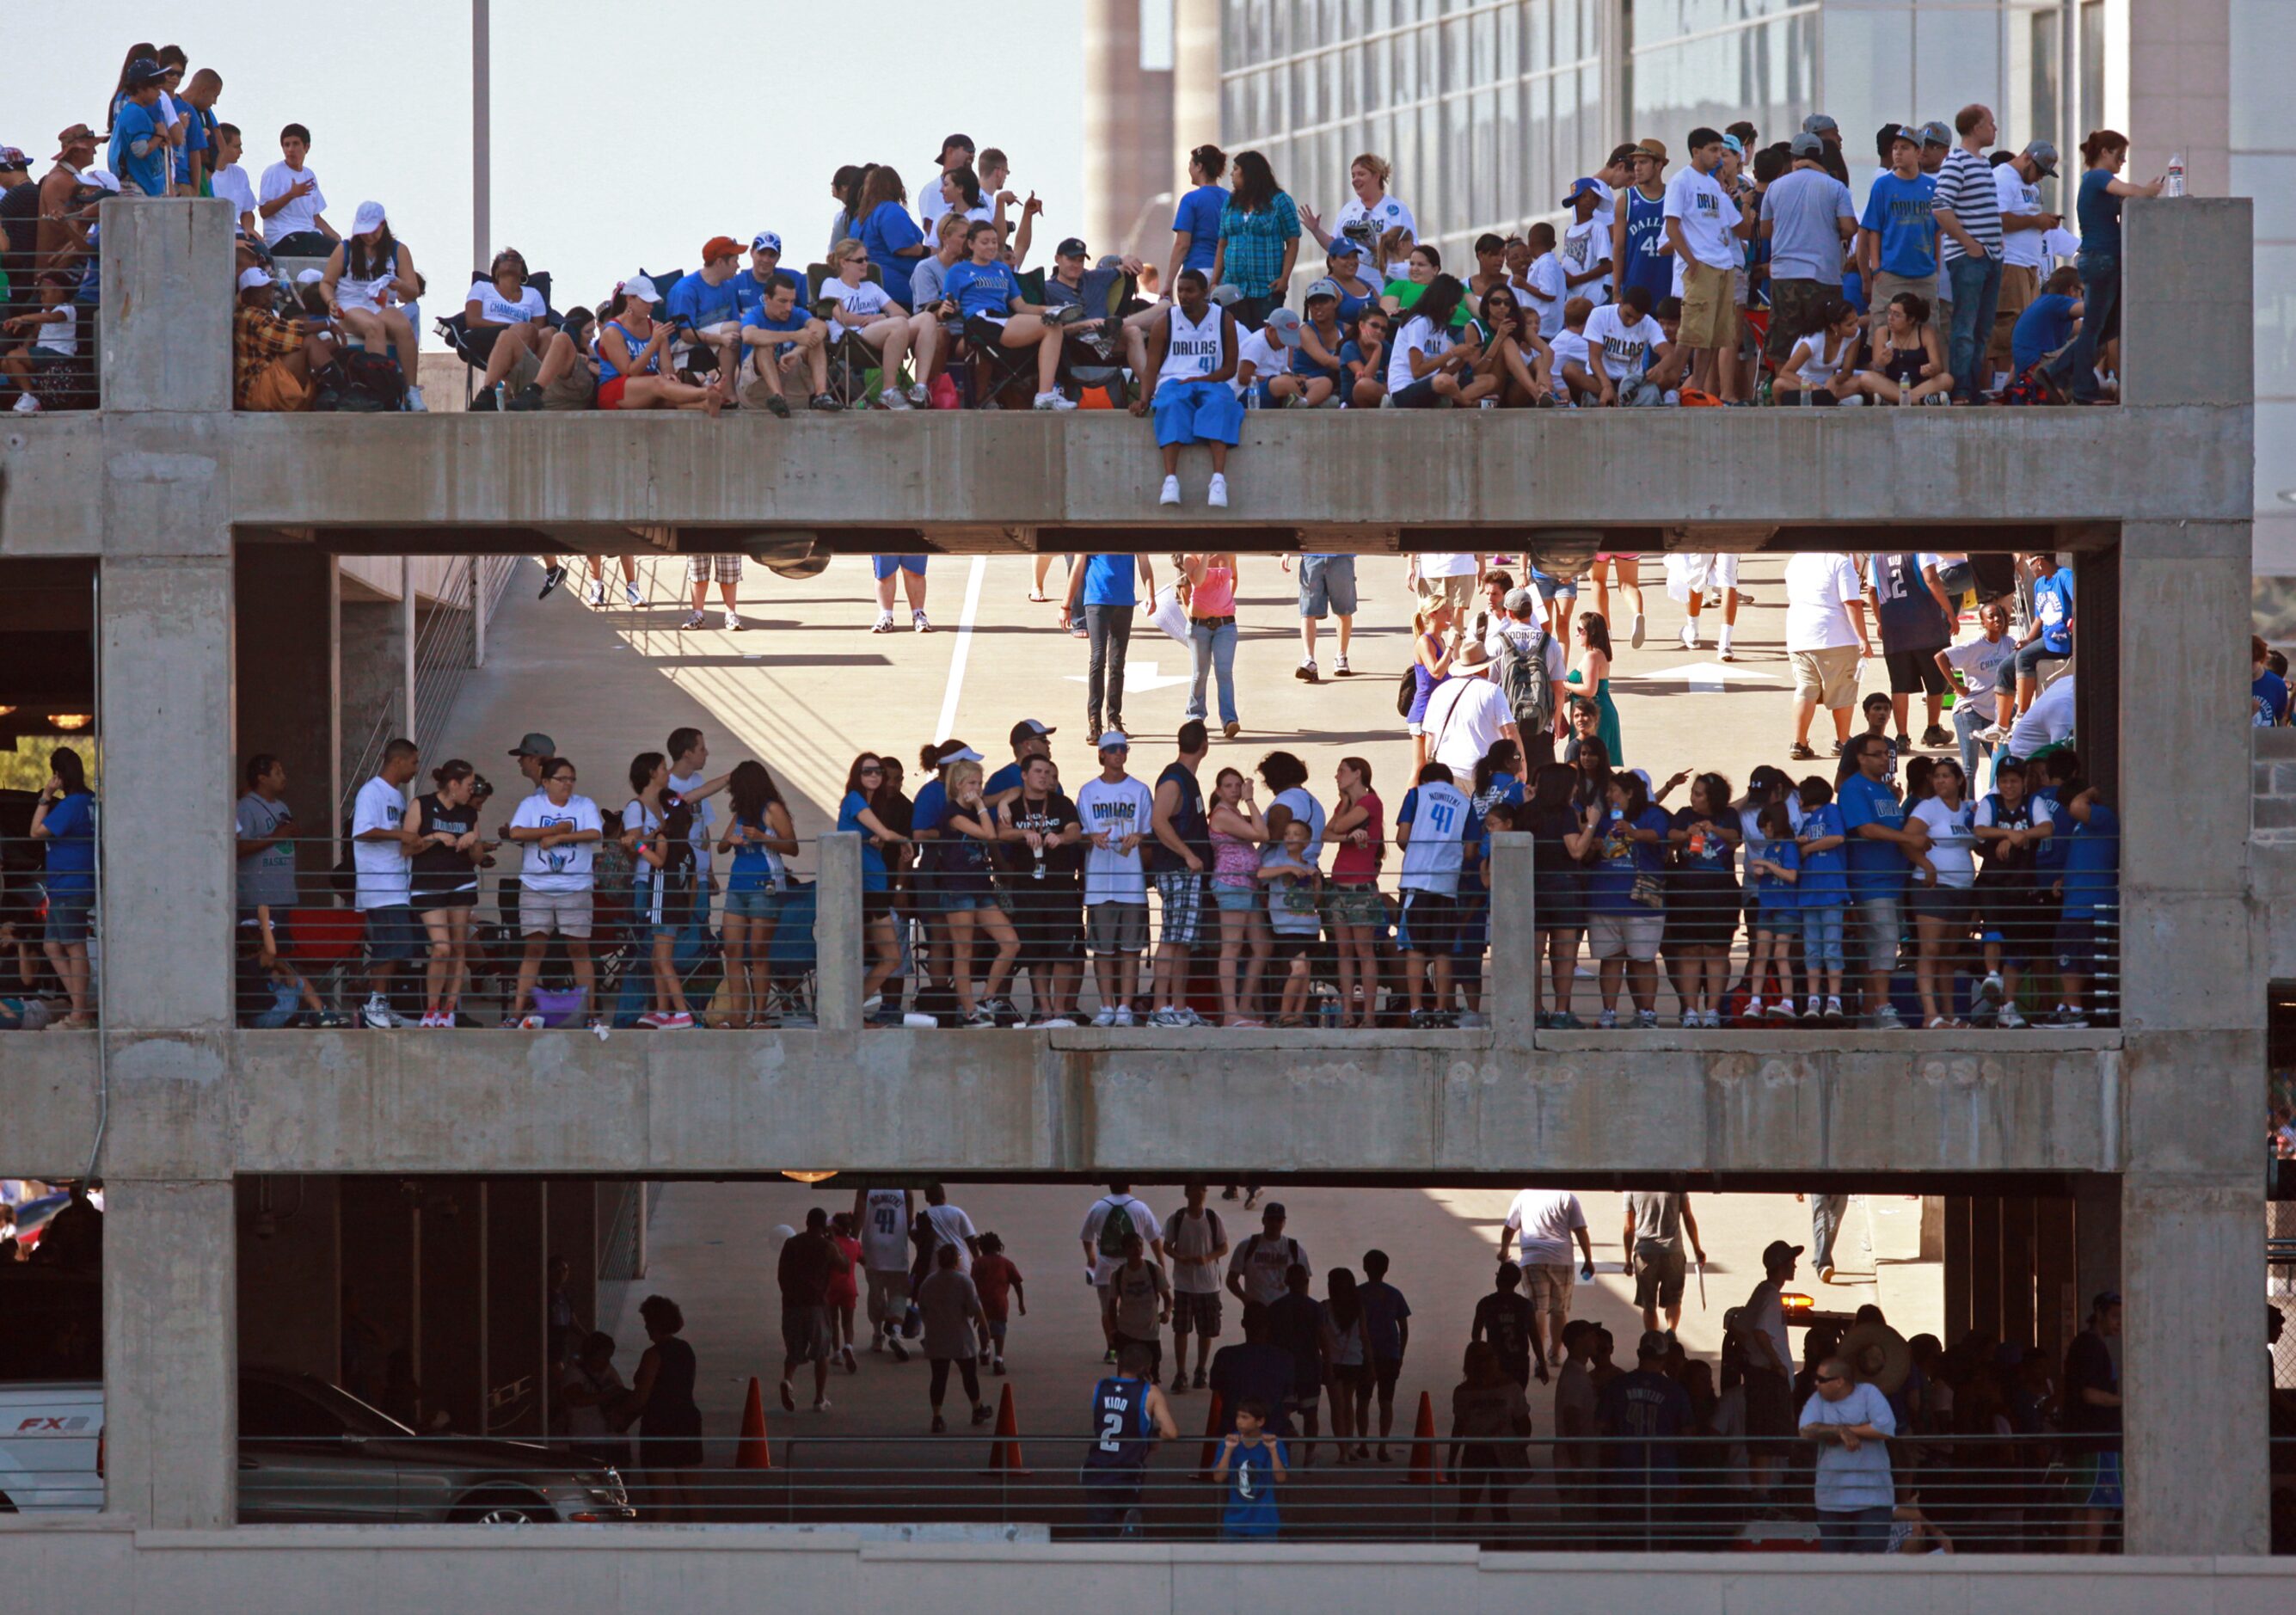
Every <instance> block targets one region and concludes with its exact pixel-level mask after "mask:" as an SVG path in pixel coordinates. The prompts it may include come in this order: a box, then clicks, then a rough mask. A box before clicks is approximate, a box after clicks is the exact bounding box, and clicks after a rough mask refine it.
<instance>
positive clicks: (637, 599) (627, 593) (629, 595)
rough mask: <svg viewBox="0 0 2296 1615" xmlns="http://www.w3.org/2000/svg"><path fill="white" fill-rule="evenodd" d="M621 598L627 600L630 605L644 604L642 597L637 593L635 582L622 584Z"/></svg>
mask: <svg viewBox="0 0 2296 1615" xmlns="http://www.w3.org/2000/svg"><path fill="white" fill-rule="evenodd" d="M622 598H623V599H624V600H627V601H628V602H629V603H631V604H632V605H644V603H645V599H644V596H643V595H641V594H639V593H638V586H637V585H636V584H635V583H626V584H624V585H622Z"/></svg>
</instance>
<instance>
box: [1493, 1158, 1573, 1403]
mask: <svg viewBox="0 0 2296 1615" xmlns="http://www.w3.org/2000/svg"><path fill="white" fill-rule="evenodd" d="M1573 1238H1576V1239H1577V1240H1578V1242H1579V1253H1580V1256H1581V1258H1583V1261H1582V1266H1581V1268H1580V1272H1581V1274H1582V1275H1583V1276H1586V1277H1588V1278H1592V1277H1593V1276H1594V1274H1595V1242H1594V1240H1593V1238H1592V1237H1591V1236H1589V1235H1588V1234H1587V1213H1586V1212H1585V1211H1584V1210H1582V1209H1580V1208H1579V1197H1578V1196H1577V1195H1575V1194H1573V1193H1570V1191H1569V1190H1568V1189H1525V1190H1524V1191H1523V1192H1522V1193H1520V1194H1518V1195H1516V1196H1515V1197H1514V1203H1513V1205H1511V1206H1509V1207H1508V1208H1507V1214H1506V1222H1505V1225H1504V1226H1501V1227H1500V1229H1499V1260H1500V1261H1501V1262H1505V1261H1506V1260H1507V1259H1508V1257H1507V1251H1508V1248H1509V1247H1510V1246H1513V1245H1514V1244H1515V1243H1516V1242H1518V1241H1520V1242H1521V1247H1522V1256H1521V1266H1522V1277H1523V1286H1524V1288H1525V1289H1526V1290H1528V1291H1529V1294H1530V1305H1531V1317H1530V1326H1531V1328H1532V1330H1533V1331H1534V1332H1541V1333H1540V1334H1539V1339H1540V1340H1541V1342H1542V1346H1541V1349H1542V1350H1544V1351H1545V1352H1546V1360H1547V1361H1548V1362H1550V1363H1559V1362H1561V1361H1562V1325H1563V1324H1566V1323H1568V1322H1569V1321H1570V1289H1571V1282H1572V1281H1571V1275H1570V1242H1571V1240H1572V1239H1573Z"/></svg>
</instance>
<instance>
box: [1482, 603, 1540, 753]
mask: <svg viewBox="0 0 2296 1615" xmlns="http://www.w3.org/2000/svg"><path fill="white" fill-rule="evenodd" d="M1531 633H1532V635H1533V636H1534V637H1533V638H1532V640H1531V643H1530V650H1529V652H1517V651H1516V650H1515V648H1514V638H1513V635H1502V636H1501V637H1500V640H1499V659H1498V662H1497V665H1496V666H1495V667H1494V668H1492V669H1491V677H1492V681H1493V682H1494V683H1496V684H1497V685H1498V687H1499V688H1500V690H1502V691H1503V692H1505V695H1506V699H1507V709H1508V710H1509V711H1511V712H1513V714H1514V721H1515V727H1516V728H1517V729H1519V730H1521V732H1522V733H1523V734H1526V735H1531V734H1546V732H1547V731H1549V730H1551V729H1552V728H1554V685H1552V684H1550V683H1549V682H1548V681H1547V677H1546V640H1547V635H1546V629H1545V628H1542V627H1537V626H1535V625H1534V626H1533V627H1532V629H1531Z"/></svg>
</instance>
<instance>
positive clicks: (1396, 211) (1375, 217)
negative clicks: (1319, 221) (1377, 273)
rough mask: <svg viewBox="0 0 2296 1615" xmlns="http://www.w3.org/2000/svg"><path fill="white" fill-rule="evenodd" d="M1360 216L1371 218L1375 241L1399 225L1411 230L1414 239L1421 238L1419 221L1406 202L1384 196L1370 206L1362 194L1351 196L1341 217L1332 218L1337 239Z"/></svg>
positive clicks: (1334, 235) (1341, 210) (1340, 212)
mask: <svg viewBox="0 0 2296 1615" xmlns="http://www.w3.org/2000/svg"><path fill="white" fill-rule="evenodd" d="M1359 218H1367V219H1369V220H1371V223H1372V239H1373V240H1374V241H1377V240H1378V239H1379V238H1380V237H1381V236H1382V235H1385V234H1387V233H1388V232H1389V231H1390V230H1392V229H1394V228H1395V227H1396V226H1397V225H1402V226H1403V227H1404V228H1405V229H1406V230H1408V231H1410V232H1411V239H1412V240H1413V241H1417V240H1418V239H1419V221H1418V220H1417V219H1415V218H1414V217H1411V209H1410V208H1409V207H1408V206H1407V205H1406V203H1404V202H1403V201H1400V200H1399V199H1398V198H1396V197H1393V196H1382V197H1381V198H1380V199H1379V200H1378V201H1375V202H1373V203H1371V204H1370V205H1369V206H1365V202H1364V199H1363V198H1362V197H1360V196H1350V197H1349V198H1348V201H1347V205H1346V206H1345V207H1343V208H1341V209H1340V211H1339V217H1336V218H1334V219H1333V220H1332V234H1333V238H1334V239H1337V238H1338V237H1339V236H1341V235H1344V234H1347V228H1348V226H1349V225H1352V224H1353V223H1355V222H1356V220H1357V219H1359ZM1365 256H1366V257H1368V256H1369V255H1368V254H1366V255H1365Z"/></svg>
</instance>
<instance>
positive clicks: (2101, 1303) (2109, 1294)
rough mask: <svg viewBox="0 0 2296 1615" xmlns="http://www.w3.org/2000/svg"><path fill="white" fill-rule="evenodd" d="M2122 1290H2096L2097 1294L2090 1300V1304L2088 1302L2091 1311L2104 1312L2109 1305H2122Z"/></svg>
mask: <svg viewBox="0 0 2296 1615" xmlns="http://www.w3.org/2000/svg"><path fill="white" fill-rule="evenodd" d="M2118 1306H2120V1291H2118V1290H2100V1291H2097V1292H2096V1294H2095V1297H2094V1298H2093V1299H2091V1300H2090V1302H2089V1304H2088V1309H2089V1310H2090V1311H2091V1312H2103V1310H2104V1309H2105V1308H2107V1307H2118Z"/></svg>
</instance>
